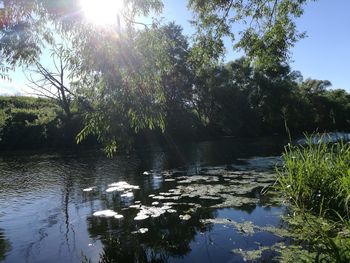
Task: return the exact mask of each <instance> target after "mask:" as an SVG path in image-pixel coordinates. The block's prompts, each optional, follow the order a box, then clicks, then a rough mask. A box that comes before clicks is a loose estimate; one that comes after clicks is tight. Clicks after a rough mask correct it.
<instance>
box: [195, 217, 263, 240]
mask: <svg viewBox="0 0 350 263" xmlns="http://www.w3.org/2000/svg"><path fill="white" fill-rule="evenodd" d="M200 222H201V223H202V224H220V225H232V226H234V227H235V228H236V230H237V231H238V232H239V233H241V234H242V235H244V236H249V235H253V234H254V233H255V231H256V230H258V231H261V228H260V227H258V226H255V225H253V222H251V221H244V222H243V223H238V222H236V221H234V220H231V219H226V218H213V219H202V220H200Z"/></svg>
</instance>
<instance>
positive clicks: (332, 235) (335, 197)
mask: <svg viewBox="0 0 350 263" xmlns="http://www.w3.org/2000/svg"><path fill="white" fill-rule="evenodd" d="M327 141H330V140H329V138H327V136H323V137H320V140H319V143H317V144H315V143H314V141H313V140H312V139H311V137H309V138H308V140H307V144H305V145H298V146H291V145H288V146H286V148H285V152H284V154H283V156H282V159H283V162H284V165H283V167H280V168H277V174H278V179H277V186H276V189H277V190H278V191H280V192H281V193H282V194H283V195H284V197H285V200H287V202H288V207H289V209H290V211H289V213H288V214H287V215H286V216H285V217H284V220H285V222H286V223H287V229H288V230H289V233H290V237H291V238H293V240H294V245H293V246H290V247H288V248H286V249H285V250H284V251H283V252H282V259H283V262H349V261H350V213H349V198H350V168H349V167H350V143H349V142H344V141H339V142H336V143H329V142H327ZM287 236H288V235H287Z"/></svg>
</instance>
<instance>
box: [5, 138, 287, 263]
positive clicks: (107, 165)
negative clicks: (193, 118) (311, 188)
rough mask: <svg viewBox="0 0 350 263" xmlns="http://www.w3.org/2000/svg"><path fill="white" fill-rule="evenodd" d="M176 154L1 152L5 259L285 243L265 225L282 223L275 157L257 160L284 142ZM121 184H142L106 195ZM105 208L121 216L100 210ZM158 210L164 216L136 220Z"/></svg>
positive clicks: (128, 256)
mask: <svg viewBox="0 0 350 263" xmlns="http://www.w3.org/2000/svg"><path fill="white" fill-rule="evenodd" d="M177 151H178V152H177V153H176V154H174V153H173V152H167V151H163V150H161V149H159V148H154V149H151V150H149V149H148V150H147V149H144V150H142V151H139V152H138V153H137V154H135V155H130V156H117V157H116V158H114V159H107V158H105V157H104V156H103V155H101V154H100V153H96V152H85V153H84V154H74V153H52V154H33V153H29V152H22V153H15V154H12V155H10V154H8V155H6V156H1V157H0V185H1V186H2V188H1V191H0V211H1V215H0V216H1V217H0V223H1V227H2V228H3V229H4V230H3V231H2V232H4V233H6V238H4V237H3V235H1V234H0V256H2V255H4V256H3V258H1V257H0V261H4V262H52V263H55V262H82V261H83V260H84V259H85V260H86V261H90V262H243V261H244V260H243V257H242V256H241V255H238V254H235V253H233V252H232V250H233V249H257V248H259V247H260V246H269V245H273V244H274V243H276V242H280V241H281V240H283V238H282V237H279V236H276V235H275V234H274V233H271V232H269V231H264V230H263V229H262V227H266V226H269V225H273V226H279V225H280V224H281V222H280V215H281V214H282V213H283V212H284V208H283V207H281V206H280V205H278V202H275V201H272V200H273V199H274V197H271V198H270V197H269V196H261V195H260V191H261V189H262V188H264V187H266V186H267V185H269V184H271V183H272V182H273V181H274V175H273V173H272V172H271V170H270V169H271V166H273V164H274V163H275V162H276V161H278V158H272V157H269V158H261V157H260V159H259V158H253V159H252V158H251V157H253V156H264V157H268V156H275V155H279V153H280V152H281V151H282V144H281V143H280V142H276V141H275V138H273V139H272V140H267V139H266V140H263V141H260V142H259V141H248V140H247V141H245V142H243V143H242V142H238V141H236V140H232V139H223V140H221V141H218V142H204V143H200V144H191V145H184V146H181V147H180V146H179V147H178V148H177ZM179 156H181V158H179ZM144 171H148V172H147V173H146V174H143V172H144ZM121 181H126V182H127V183H128V184H130V185H134V186H138V187H139V189H135V190H132V191H131V190H126V191H124V192H118V191H114V192H106V189H108V188H109V187H110V186H109V184H111V183H113V182H121ZM89 188H92V189H91V191H90V190H89V191H85V192H84V191H83V189H89ZM135 205H136V206H137V205H138V206H139V207H136V208H135ZM130 206H131V207H130ZM133 206H134V207H133ZM165 207H167V208H165ZM106 209H110V210H113V211H115V212H117V213H118V214H120V215H123V218H122V219H116V218H113V217H111V218H103V217H98V216H94V215H93V214H94V213H95V212H97V211H101V210H106ZM147 209H148V210H147ZM152 209H153V210H155V211H156V213H160V214H159V215H157V214H156V215H154V214H153V216H154V217H152V216H148V218H146V219H145V220H135V217H136V216H137V215H139V213H141V212H142V211H143V210H145V211H146V212H147V211H148V212H149V210H152ZM153 210H152V211H153ZM208 220H214V221H208ZM215 220H216V221H215ZM220 220H221V221H220ZM245 222H250V223H248V224H245ZM2 244H5V245H2ZM9 244H11V249H9V248H10V247H9ZM3 251H4V252H3ZM5 251H6V252H5ZM82 254H83V256H82ZM5 255H6V257H5ZM262 256H263V258H264V257H267V258H268V257H270V256H271V255H270V254H268V253H267V252H266V253H264V254H263V255H262Z"/></svg>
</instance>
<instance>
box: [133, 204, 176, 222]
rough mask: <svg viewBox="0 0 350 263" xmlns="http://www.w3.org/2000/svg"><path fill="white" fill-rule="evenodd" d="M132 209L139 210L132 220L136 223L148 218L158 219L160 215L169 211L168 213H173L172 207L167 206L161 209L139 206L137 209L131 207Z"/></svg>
mask: <svg viewBox="0 0 350 263" xmlns="http://www.w3.org/2000/svg"><path fill="white" fill-rule="evenodd" d="M130 207H131V206H130ZM133 208H136V209H139V210H140V211H139V212H138V213H137V215H136V217H135V218H134V220H136V221H140V220H145V219H147V218H149V217H153V218H156V217H159V216H161V215H162V214H164V213H166V212H167V211H168V210H171V212H170V213H173V209H172V207H171V206H168V205H164V206H162V207H156V206H145V205H140V206H139V207H135V206H133Z"/></svg>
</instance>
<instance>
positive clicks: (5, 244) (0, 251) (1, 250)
mask: <svg viewBox="0 0 350 263" xmlns="http://www.w3.org/2000/svg"><path fill="white" fill-rule="evenodd" d="M10 250H11V245H10V243H9V241H8V240H7V239H6V237H5V235H4V232H3V230H2V229H0V261H1V260H5V259H6V253H8V252H9V251H10Z"/></svg>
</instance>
